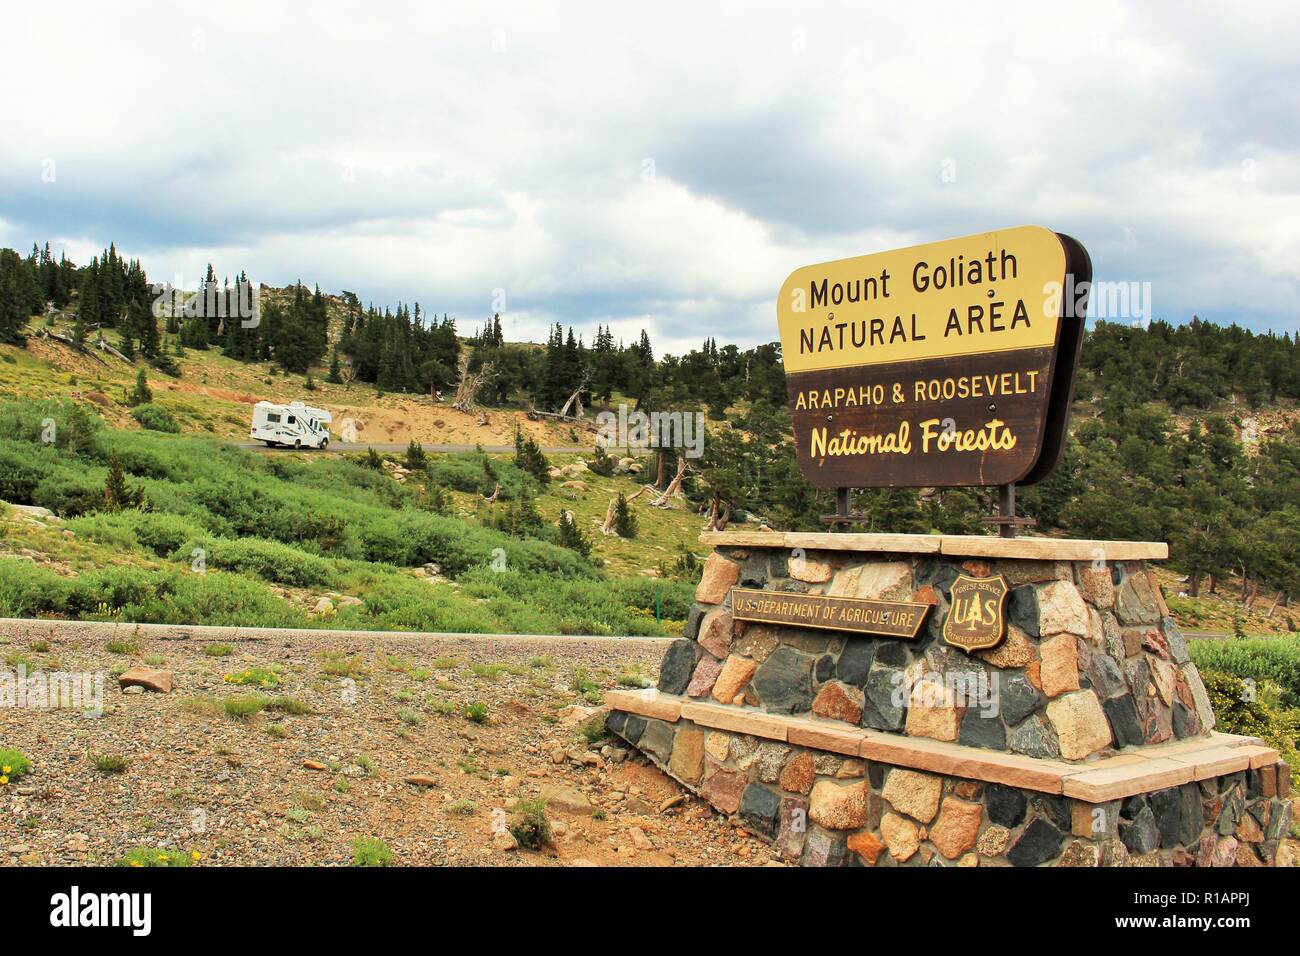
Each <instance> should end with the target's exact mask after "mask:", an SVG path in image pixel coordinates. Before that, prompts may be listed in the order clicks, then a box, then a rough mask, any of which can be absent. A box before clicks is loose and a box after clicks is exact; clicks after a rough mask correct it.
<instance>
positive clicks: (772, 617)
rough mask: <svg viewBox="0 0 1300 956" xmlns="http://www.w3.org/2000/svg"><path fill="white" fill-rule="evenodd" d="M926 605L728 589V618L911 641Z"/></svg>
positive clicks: (920, 622) (917, 630)
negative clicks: (729, 606) (729, 616)
mask: <svg viewBox="0 0 1300 956" xmlns="http://www.w3.org/2000/svg"><path fill="white" fill-rule="evenodd" d="M929 610H930V605H929V604H914V603H912V602H911V601H867V600H863V599H862V598H847V597H827V596H825V595H822V594H793V593H789V592H786V591H758V590H754V589H752V588H732V589H731V617H732V619H733V620H737V621H754V622H757V623H760V624H785V625H789V626H792V627H818V628H824V629H825V630H830V631H849V632H851V633H856V634H882V635H884V636H886V637H901V638H905V639H907V640H911V639H913V638H915V637H916V635H917V634H918V633H920V631H921V625H922V624H923V623H924V622H925V615H926V612H927V611H929Z"/></svg>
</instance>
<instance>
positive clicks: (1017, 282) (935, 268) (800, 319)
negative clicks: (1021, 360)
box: [777, 226, 1066, 372]
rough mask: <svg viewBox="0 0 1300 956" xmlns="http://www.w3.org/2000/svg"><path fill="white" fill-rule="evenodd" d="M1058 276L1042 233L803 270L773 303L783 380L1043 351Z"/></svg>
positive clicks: (1060, 251)
mask: <svg viewBox="0 0 1300 956" xmlns="http://www.w3.org/2000/svg"><path fill="white" fill-rule="evenodd" d="M1065 273H1066V252H1065V248H1064V246H1063V245H1062V243H1061V240H1060V238H1059V237H1058V236H1057V235H1056V233H1054V232H1052V231H1051V230H1049V229H1044V228H1042V227H1041V226H1020V227H1017V228H1014V229H1003V230H999V231H997V232H986V233H981V234H980V235H976V236H965V237H963V238H961V239H949V240H946V241H944V242H932V243H927V244H926V245H921V246H911V247H910V248H907V249H895V250H893V251H890V252H881V253H877V254H875V255H869V256H856V257H854V258H852V259H839V260H837V261H835V262H824V263H821V264H820V265H813V266H804V267H803V268H801V269H796V270H795V271H794V272H793V273H791V274H790V278H788V279H786V280H785V285H783V286H782V287H781V294H780V298H779V299H778V300H777V320H778V324H779V326H780V332H781V350H782V354H783V357H784V359H785V368H786V371H787V372H811V371H826V370H829V369H836V368H847V367H851V366H862V365H876V364H881V363H893V362H906V361H911V360H917V359H933V358H947V357H954V356H963V355H976V354H981V355H983V354H989V353H994V352H1007V351H1014V350H1018V349H1034V348H1052V347H1053V346H1055V344H1056V341H1057V328H1058V325H1059V322H1060V288H1059V284H1060V283H1061V282H1062V280H1063V279H1064V277H1065ZM1052 283H1055V284H1056V287H1055V288H1053V287H1052V285H1051V284H1052Z"/></svg>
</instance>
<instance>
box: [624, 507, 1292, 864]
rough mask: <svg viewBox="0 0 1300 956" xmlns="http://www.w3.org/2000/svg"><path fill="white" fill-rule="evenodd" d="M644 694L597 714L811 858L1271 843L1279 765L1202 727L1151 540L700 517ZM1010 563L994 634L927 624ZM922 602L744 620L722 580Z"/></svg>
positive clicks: (1180, 852)
mask: <svg viewBox="0 0 1300 956" xmlns="http://www.w3.org/2000/svg"><path fill="white" fill-rule="evenodd" d="M701 540H702V541H704V542H705V543H706V544H709V545H711V546H713V548H714V553H713V554H712V555H711V556H710V557H709V559H708V561H707V562H706V564H705V568H704V572H703V576H702V580H701V582H700V585H699V588H698V589H697V591H696V604H695V607H694V608H693V609H692V611H691V614H690V616H689V619H688V621H687V625H686V633H685V634H684V635H683V637H682V639H681V640H678V641H675V642H674V643H673V644H672V645H671V646H670V648H669V650H668V652H667V653H666V654H665V656H664V659H663V662H662V664H661V667H660V680H659V691H658V693H655V692H647V693H646V694H643V695H639V696H638V695H636V694H635V693H628V692H611V694H610V695H609V699H610V704H611V707H612V713H611V715H610V727H611V728H612V729H613V730H614V731H615V732H616V733H618V734H620V735H621V736H623V737H624V738H625V739H627V740H628V741H629V742H631V743H632V744H633V745H634V746H637V747H638V748H640V749H641V750H642V751H643V752H644V753H646V754H647V755H648V756H649V757H650V759H652V760H653V761H654V762H655V763H657V764H658V765H659V766H661V767H662V768H663V769H664V770H666V771H667V772H668V773H670V774H671V775H672V776H674V777H675V778H677V779H678V780H679V781H681V782H682V783H683V784H685V785H686V786H688V787H690V788H691V789H693V790H695V791H696V792H697V793H699V795H700V796H702V797H703V798H704V799H706V800H708V801H709V802H710V803H712V804H713V805H714V806H715V807H716V808H717V809H719V810H721V811H723V812H726V813H739V814H740V816H741V817H742V818H743V819H744V821H745V822H746V824H747V825H748V826H749V827H750V828H751V829H752V830H753V831H754V832H755V833H758V834H760V835H762V836H764V837H766V838H767V839H770V840H773V841H775V842H776V843H777V844H778V845H779V846H780V847H781V850H782V853H783V854H784V855H785V856H786V857H787V858H788V859H790V860H792V861H794V860H797V861H799V862H801V863H804V864H831V863H844V862H848V863H860V864H869V865H894V864H907V865H915V864H917V863H931V862H933V863H940V864H946V863H952V864H957V865H967V866H969V865H1006V864H1011V865H1025V866H1037V865H1042V864H1047V863H1057V864H1065V865H1134V864H1150V865H1194V864H1200V865H1215V866H1229V865H1254V866H1261V865H1267V864H1273V863H1276V862H1277V857H1278V854H1279V852H1281V851H1280V847H1281V846H1282V845H1283V844H1282V842H1281V841H1282V839H1283V837H1285V835H1286V834H1287V833H1288V831H1289V827H1290V820H1291V806H1290V802H1289V800H1287V799H1286V797H1287V793H1288V792H1289V788H1290V774H1289V770H1288V768H1287V766H1286V764H1284V763H1280V762H1279V761H1278V756H1277V753H1276V751H1273V750H1271V749H1270V748H1267V747H1263V746H1260V744H1259V741H1253V740H1248V739H1245V738H1237V737H1230V736H1228V735H1223V734H1216V733H1214V731H1213V727H1214V714H1213V711H1212V709H1211V708H1210V704H1209V698H1208V695H1207V694H1206V693H1205V689H1204V686H1203V685H1202V683H1201V680H1200V675H1199V674H1198V673H1197V670H1196V667H1195V664H1193V663H1192V661H1191V660H1190V657H1189V655H1188V652H1187V644H1186V641H1185V639H1184V638H1183V635H1182V634H1181V633H1180V632H1179V630H1178V627H1177V625H1176V624H1175V623H1174V621H1173V620H1172V619H1171V618H1170V616H1169V612H1168V610H1167V609H1166V607H1165V606H1164V600H1163V597H1162V596H1161V594H1160V590H1159V588H1158V587H1157V586H1156V585H1155V583H1154V580H1153V578H1152V576H1151V575H1150V573H1149V572H1148V571H1147V568H1146V566H1145V562H1146V561H1147V560H1158V559H1162V558H1164V557H1166V556H1167V554H1168V549H1167V547H1166V546H1165V545H1163V544H1158V543H1149V542H1107V541H1058V540H1053V539H1045V538H1020V539H1011V540H1008V539H1001V538H992V537H962V536H946V535H860V534H779V533H754V532H750V533H741V534H711V535H705V536H704V537H703V538H702V539H701ZM962 574H965V575H967V576H969V577H987V576H991V575H1002V576H1003V577H1004V578H1005V580H1006V582H1007V585H1008V587H1009V588H1010V589H1011V590H1010V597H1009V600H1008V603H1007V616H1008V621H1009V623H1008V625H1007V627H1006V638H1005V639H1004V640H1003V642H1002V643H1001V644H999V645H998V646H996V647H994V648H992V649H990V650H981V651H975V652H974V653H967V652H966V651H964V650H961V649H958V648H956V647H952V646H950V645H948V644H947V643H946V642H945V641H944V640H943V621H944V619H945V617H946V615H947V613H948V610H949V605H950V598H951V594H950V589H951V587H952V584H953V582H954V581H955V580H956V579H957V577H958V576H959V575H962ZM733 587H742V588H748V589H761V590H765V591H772V592H775V594H776V595H778V596H779V595H780V594H781V593H787V594H811V595H825V596H827V597H831V598H857V599H865V600H869V601H894V602H910V603H911V604H913V605H915V604H924V605H929V606H930V608H931V610H930V613H929V617H928V619H927V620H925V621H924V622H923V623H922V627H921V629H920V631H919V632H918V633H917V635H916V637H914V638H900V637H882V636H876V635H871V634H863V633H845V632H837V631H832V630H826V629H818V628H814V627H808V626H789V625H776V624H767V623H763V624H759V623H753V622H749V621H741V620H736V619H734V618H733V616H732V613H731V611H732V608H731V589H732V588H733Z"/></svg>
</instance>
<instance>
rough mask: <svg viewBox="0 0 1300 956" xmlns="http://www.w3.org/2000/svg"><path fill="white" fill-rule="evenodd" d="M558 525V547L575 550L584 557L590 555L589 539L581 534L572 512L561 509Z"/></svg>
mask: <svg viewBox="0 0 1300 956" xmlns="http://www.w3.org/2000/svg"><path fill="white" fill-rule="evenodd" d="M558 527H559V529H560V537H559V544H560V547H563V548H568V549H569V550H570V551H576V552H577V553H578V554H580V555H582V556H583V557H584V558H589V557H591V540H590V539H589V538H588V537H587V536H586V535H585V534H583V533H582V529H581V528H579V527H578V522H577V521H576V520H575V519H574V517H573V512H571V511H561V512H560V520H559V522H558Z"/></svg>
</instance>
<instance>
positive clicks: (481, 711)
mask: <svg viewBox="0 0 1300 956" xmlns="http://www.w3.org/2000/svg"><path fill="white" fill-rule="evenodd" d="M465 719H466V720H471V721H473V722H474V723H476V724H482V723H486V722H487V719H488V705H487V704H485V703H483V701H481V700H476V701H473V702H472V703H469V704H466V705H465Z"/></svg>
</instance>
